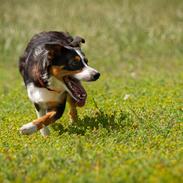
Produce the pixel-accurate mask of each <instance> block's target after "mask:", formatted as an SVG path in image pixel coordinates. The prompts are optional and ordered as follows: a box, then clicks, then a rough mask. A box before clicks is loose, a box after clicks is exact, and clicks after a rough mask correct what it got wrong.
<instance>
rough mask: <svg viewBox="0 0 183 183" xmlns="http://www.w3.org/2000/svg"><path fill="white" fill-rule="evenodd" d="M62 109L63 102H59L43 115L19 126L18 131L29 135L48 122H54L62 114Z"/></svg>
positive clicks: (63, 106)
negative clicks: (59, 103)
mask: <svg viewBox="0 0 183 183" xmlns="http://www.w3.org/2000/svg"><path fill="white" fill-rule="evenodd" d="M64 109H65V104H61V105H59V106H58V107H57V108H55V109H50V110H49V111H48V112H47V113H46V114H45V115H44V116H42V117H40V118H38V119H36V120H34V121H32V122H30V123H27V124H25V125H23V126H22V127H21V128H20V132H21V133H22V134H24V135H30V134H32V133H34V132H36V131H38V130H40V129H42V128H44V127H46V126H48V125H49V124H51V123H54V122H55V121H56V120H57V119H59V118H60V117H61V116H62V114H63V112H64Z"/></svg>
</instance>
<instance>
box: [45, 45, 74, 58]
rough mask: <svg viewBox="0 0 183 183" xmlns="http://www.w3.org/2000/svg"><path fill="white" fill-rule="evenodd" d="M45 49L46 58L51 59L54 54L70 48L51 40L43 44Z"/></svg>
mask: <svg viewBox="0 0 183 183" xmlns="http://www.w3.org/2000/svg"><path fill="white" fill-rule="evenodd" d="M45 49H46V50H47V51H48V59H49V60H52V59H53V58H54V57H55V56H57V55H59V54H61V53H62V52H64V51H65V50H68V49H72V48H71V47H70V46H66V45H63V44H61V43H57V42H51V43H46V44H45Z"/></svg>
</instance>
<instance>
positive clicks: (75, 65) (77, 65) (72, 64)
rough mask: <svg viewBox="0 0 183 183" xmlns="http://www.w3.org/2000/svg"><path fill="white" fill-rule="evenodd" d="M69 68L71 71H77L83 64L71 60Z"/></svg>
mask: <svg viewBox="0 0 183 183" xmlns="http://www.w3.org/2000/svg"><path fill="white" fill-rule="evenodd" d="M69 67H70V69H71V70H77V69H80V68H81V67H82V62H80V61H76V60H70V62H69Z"/></svg>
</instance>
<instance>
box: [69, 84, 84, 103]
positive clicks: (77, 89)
mask: <svg viewBox="0 0 183 183" xmlns="http://www.w3.org/2000/svg"><path fill="white" fill-rule="evenodd" d="M71 83H72V87H73V90H72V94H73V95H74V97H76V98H77V99H78V100H75V102H76V104H77V106H78V107H82V106H84V105H85V101H86V97H87V94H86V92H85V90H84V88H83V87H82V85H81V84H80V83H75V82H71ZM77 95H85V96H81V97H77Z"/></svg>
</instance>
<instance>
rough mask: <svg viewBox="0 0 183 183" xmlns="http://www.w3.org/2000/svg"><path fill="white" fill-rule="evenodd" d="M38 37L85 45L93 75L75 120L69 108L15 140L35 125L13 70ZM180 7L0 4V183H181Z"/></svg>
mask: <svg viewBox="0 0 183 183" xmlns="http://www.w3.org/2000/svg"><path fill="white" fill-rule="evenodd" d="M43 30H60V31H68V32H70V33H71V34H72V35H81V36H83V37H84V38H85V39H86V44H85V45H84V46H83V50H84V51H85V53H86V55H87V57H88V59H89V63H90V65H91V66H93V67H95V68H97V69H98V70H99V71H100V72H101V74H102V76H101V78H100V79H99V80H98V81H97V82H94V83H84V86H85V88H86V90H87V92H88V100H87V104H86V106H85V107H83V108H80V109H79V118H80V120H79V122H78V123H77V124H71V123H70V121H69V116H68V115H67V113H68V106H67V108H66V111H65V113H64V115H63V117H62V118H61V119H60V120H59V121H57V123H55V124H53V125H52V126H51V135H50V136H49V137H48V138H46V139H45V138H43V137H42V136H41V135H40V134H39V133H36V134H33V135H31V136H23V135H20V133H19V128H20V127H21V126H22V125H23V124H25V123H28V122H30V121H32V120H33V119H35V118H36V115H35V111H34V108H33V105H32V104H31V102H30V101H29V100H28V97H27V93H26V90H25V87H24V85H23V82H22V78H21V77H20V74H19V72H18V66H17V63H18V58H19V56H20V55H21V53H22V52H23V50H24V48H25V46H26V44H27V42H28V40H29V39H30V38H31V37H32V36H33V35H34V34H35V33H38V32H41V31H43ZM182 175H183V1H182V0H108V1H107V0H106V1H104V0H93V1H89V0H83V1H81V0H74V1H71V0H62V1H59V0H52V1H44V0H39V1H36V0H32V1H24V0H9V1H5V0H1V5H0V182H2V183H9V182H16V183H19V182H20V183H21V182H22V183H30V182H39V183H40V182H41V183H49V182H52V183H57V182H58V183H60V182H61V183H64V182H77V183H78V182H82V183H83V182H87V183H103V182H106V183H118V182H119V183H121V182H139V183H142V182H152V183H154V182H163V183H164V182H165V183H167V182H170V183H174V182H182V181H183V176H182Z"/></svg>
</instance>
